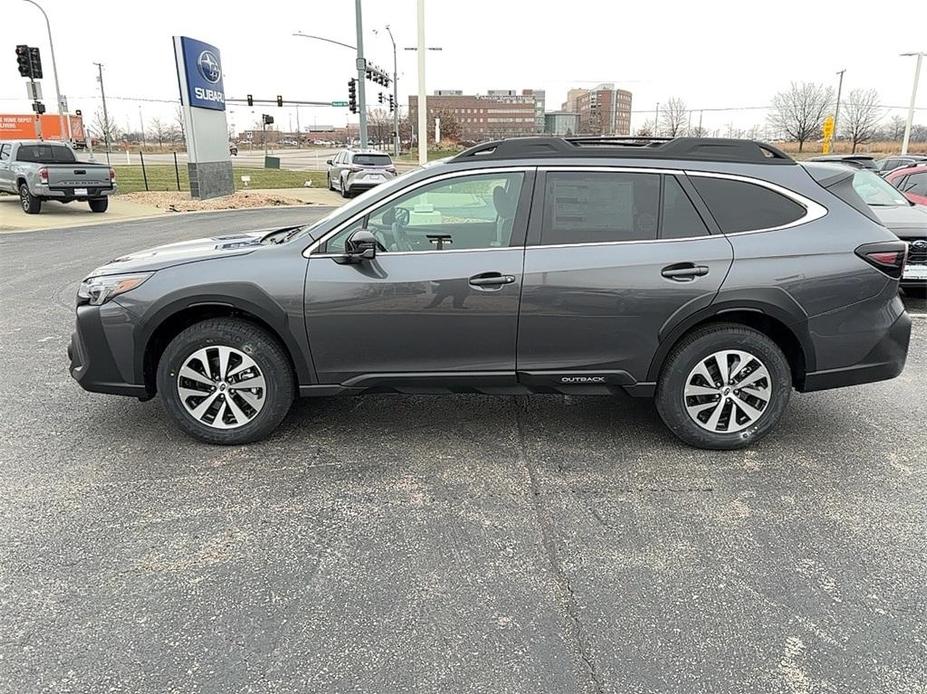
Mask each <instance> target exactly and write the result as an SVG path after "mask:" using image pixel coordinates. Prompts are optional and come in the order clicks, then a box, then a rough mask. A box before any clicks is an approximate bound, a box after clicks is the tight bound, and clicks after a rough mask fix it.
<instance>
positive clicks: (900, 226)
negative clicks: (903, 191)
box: [872, 205, 927, 238]
mask: <svg viewBox="0 0 927 694" xmlns="http://www.w3.org/2000/svg"><path fill="white" fill-rule="evenodd" d="M872 211H873V212H875V213H876V216H877V217H878V218H879V219H880V220H881V222H882V224H884V225H885V226H887V227H888V228H889V229H891V230H892V231H893V232H895V234H896V235H897V236H904V237H908V238H911V237H915V238H924V237H927V206H925V205H899V206H898V207H873V208H872Z"/></svg>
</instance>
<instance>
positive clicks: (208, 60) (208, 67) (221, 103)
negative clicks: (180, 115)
mask: <svg viewBox="0 0 927 694" xmlns="http://www.w3.org/2000/svg"><path fill="white" fill-rule="evenodd" d="M180 45H181V47H182V50H183V64H184V76H185V77H186V78H187V93H186V94H185V95H182V96H185V97H186V100H187V102H188V105H189V106H193V107H195V108H209V109H213V110H214V111H224V110H225V87H224V86H223V84H222V60H221V57H220V55H219V49H218V48H216V47H215V46H211V45H210V44H208V43H204V42H203V41H197V40H196V39H191V38H190V37H189V36H181V37H180Z"/></svg>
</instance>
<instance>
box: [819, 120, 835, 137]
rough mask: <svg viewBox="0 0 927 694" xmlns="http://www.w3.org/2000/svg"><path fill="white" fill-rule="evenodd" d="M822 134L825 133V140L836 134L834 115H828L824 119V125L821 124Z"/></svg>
mask: <svg viewBox="0 0 927 694" xmlns="http://www.w3.org/2000/svg"><path fill="white" fill-rule="evenodd" d="M821 131H822V134H823V135H824V139H825V140H829V139H830V138H832V137H833V136H834V117H833V116H828V117H827V118H825V119H824V125H823V126H821Z"/></svg>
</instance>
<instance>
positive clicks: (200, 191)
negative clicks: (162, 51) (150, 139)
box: [173, 36, 235, 199]
mask: <svg viewBox="0 0 927 694" xmlns="http://www.w3.org/2000/svg"><path fill="white" fill-rule="evenodd" d="M173 41H174V61H175V62H176V64H177V86H178V87H179V88H180V102H181V110H182V111H183V120H184V126H185V127H184V136H185V138H186V141H187V171H188V172H189V173H190V195H191V196H192V197H194V198H199V199H202V198H212V197H216V196H218V195H229V194H230V193H233V192H234V191H235V184H234V181H233V179H232V161H231V158H230V157H229V126H228V120H227V118H226V111H225V87H224V86H223V84H222V58H221V55H220V53H219V49H218V48H216V47H215V46H213V45H210V44H208V43H205V42H204V41H198V40H196V39H191V38H190V37H189V36H175V37H173Z"/></svg>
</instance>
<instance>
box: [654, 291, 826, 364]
mask: <svg viewBox="0 0 927 694" xmlns="http://www.w3.org/2000/svg"><path fill="white" fill-rule="evenodd" d="M734 312H749V313H755V314H758V315H761V316H769V317H770V318H773V319H775V320H776V321H778V322H779V323H781V324H782V325H784V326H785V328H786V329H787V330H789V332H791V333H792V335H793V336H794V337H795V339H796V341H797V342H798V344H799V346H800V347H801V351H802V355H803V356H804V360H805V371H806V372H811V371H814V370H815V368H816V358H815V351H814V342H813V341H812V339H811V333H810V331H809V329H808V314H807V313H805V311H804V309H803V308H802V307H801V306H800V305H799V304H798V302H797V301H795V299H794V298H793V297H792V296H791V295H790V294H788V293H787V292H785V291H784V290H782V289H779V288H772V287H769V288H762V289H759V288H748V289H737V290H732V291H728V292H724V291H722V292H721V293H719V294H718V296H717V297H716V298H715V300H714V301H713V302H712V303H711V304H709V305H708V306H706V307H703V308H698V307H697V306H693V305H691V304H687V305H686V306H683V307H682V309H680V310H679V311H677V312H676V313H674V314H673V315H672V316H670V317H669V318H668V319H667V321H666V323H664V324H663V326H662V327H661V328H660V331H659V335H658V336H659V346H658V347H657V350H656V352H655V353H654V356H653V359H652V360H651V362H650V368H649V369H648V371H647V381H649V382H656V380H657V378H659V376H660V370H661V369H662V368H663V363H664V361H666V357H667V356H668V355H669V353H670V351H671V350H672V349H673V347H674V346H675V345H676V343H677V342H679V339H680V338H681V337H682V336H683V335H685V334H686V333H687V332H689V331H690V330H691V329H692V328H694V327H695V326H697V325H699V324H700V323H705V322H707V321H709V320H713V319H716V318H723V317H724V314H726V313H734Z"/></svg>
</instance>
